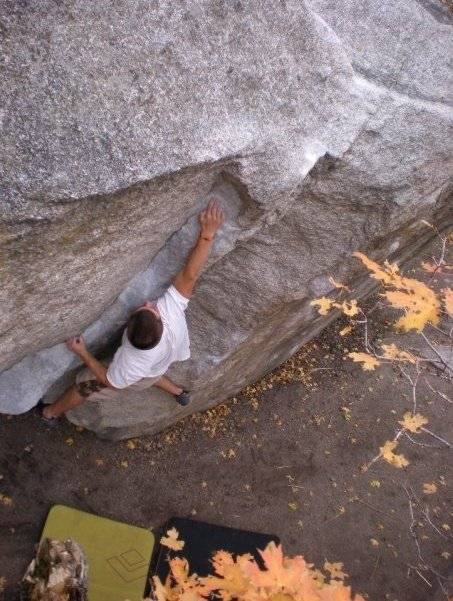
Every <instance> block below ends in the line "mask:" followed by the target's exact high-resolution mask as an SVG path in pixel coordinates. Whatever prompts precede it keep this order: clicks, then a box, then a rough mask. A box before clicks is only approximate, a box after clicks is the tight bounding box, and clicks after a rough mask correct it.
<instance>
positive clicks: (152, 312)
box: [127, 301, 164, 350]
mask: <svg viewBox="0 0 453 601" xmlns="http://www.w3.org/2000/svg"><path fill="white" fill-rule="evenodd" d="M163 329H164V328H163V324H162V320H161V318H160V313H159V309H158V308H157V305H155V304H154V303H150V302H149V301H146V303H144V304H143V305H142V306H141V307H139V308H138V309H136V310H135V311H134V312H133V313H132V315H131V316H130V317H129V321H128V322H127V337H128V339H129V342H130V343H131V344H132V346H135V348H138V349H140V350H148V349H151V348H153V347H155V346H156V344H157V343H158V342H159V340H160V339H161V337H162V332H163Z"/></svg>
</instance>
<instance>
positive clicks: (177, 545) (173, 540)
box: [160, 528, 185, 551]
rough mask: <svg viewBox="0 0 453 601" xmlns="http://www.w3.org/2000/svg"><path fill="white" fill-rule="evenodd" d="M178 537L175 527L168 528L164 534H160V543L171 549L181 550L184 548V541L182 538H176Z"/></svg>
mask: <svg viewBox="0 0 453 601" xmlns="http://www.w3.org/2000/svg"><path fill="white" fill-rule="evenodd" d="M178 537H179V532H178V531H177V530H176V528H171V529H170V530H167V534H166V536H162V538H161V539H160V544H161V545H164V547H168V548H169V549H172V551H181V549H183V548H184V545H185V542H184V541H183V540H178Z"/></svg>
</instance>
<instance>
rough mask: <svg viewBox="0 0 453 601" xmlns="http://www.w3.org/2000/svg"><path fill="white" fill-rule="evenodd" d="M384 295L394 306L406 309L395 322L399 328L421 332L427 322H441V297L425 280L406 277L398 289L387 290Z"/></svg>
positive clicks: (435, 323)
mask: <svg viewBox="0 0 453 601" xmlns="http://www.w3.org/2000/svg"><path fill="white" fill-rule="evenodd" d="M384 296H385V298H386V299H387V300H388V302H389V303H390V304H391V305H392V306H393V307H395V308H396V309H404V311H405V315H403V316H402V317H400V318H399V319H398V320H397V322H396V324H395V326H396V328H397V329H398V330H403V331H404V332H409V330H416V331H417V332H421V331H422V330H423V328H424V327H425V325H426V324H427V323H431V324H433V325H437V324H438V323H439V311H440V302H439V299H438V298H437V296H436V294H435V293H434V292H433V290H431V288H428V286H426V284H424V283H423V282H419V281H418V280H413V279H409V278H404V279H403V282H402V284H401V286H400V287H399V289H398V290H393V291H392V290H391V291H387V292H385V293H384Z"/></svg>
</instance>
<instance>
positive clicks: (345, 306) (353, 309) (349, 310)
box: [334, 298, 359, 317]
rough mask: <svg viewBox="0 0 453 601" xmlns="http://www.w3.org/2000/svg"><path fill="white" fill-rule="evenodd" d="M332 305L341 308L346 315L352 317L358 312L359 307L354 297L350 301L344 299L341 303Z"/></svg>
mask: <svg viewBox="0 0 453 601" xmlns="http://www.w3.org/2000/svg"><path fill="white" fill-rule="evenodd" d="M334 306H335V307H338V308H339V309H341V310H342V311H343V313H344V314H345V315H347V316H348V317H354V315H357V313H358V312H359V308H358V306H357V301H356V299H355V298H353V299H352V300H350V301H344V302H342V303H341V304H338V303H335V305H334Z"/></svg>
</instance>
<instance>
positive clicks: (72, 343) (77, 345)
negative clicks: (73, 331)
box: [66, 336, 87, 357]
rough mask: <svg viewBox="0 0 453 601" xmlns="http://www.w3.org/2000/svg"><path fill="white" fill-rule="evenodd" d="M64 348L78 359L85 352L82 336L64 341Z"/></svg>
mask: <svg viewBox="0 0 453 601" xmlns="http://www.w3.org/2000/svg"><path fill="white" fill-rule="evenodd" d="M66 346H67V347H68V349H69V350H70V351H72V352H73V353H75V354H76V355H79V357H80V355H83V353H84V352H85V351H86V350H87V347H86V346H85V342H84V340H83V338H82V336H73V337H72V338H69V340H66Z"/></svg>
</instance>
